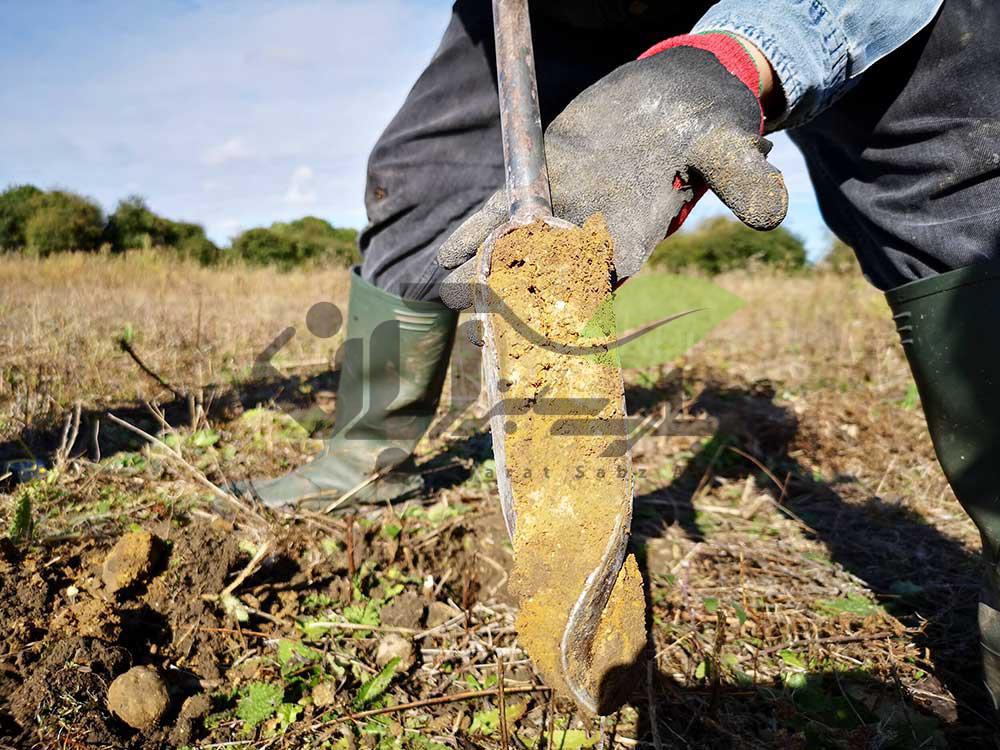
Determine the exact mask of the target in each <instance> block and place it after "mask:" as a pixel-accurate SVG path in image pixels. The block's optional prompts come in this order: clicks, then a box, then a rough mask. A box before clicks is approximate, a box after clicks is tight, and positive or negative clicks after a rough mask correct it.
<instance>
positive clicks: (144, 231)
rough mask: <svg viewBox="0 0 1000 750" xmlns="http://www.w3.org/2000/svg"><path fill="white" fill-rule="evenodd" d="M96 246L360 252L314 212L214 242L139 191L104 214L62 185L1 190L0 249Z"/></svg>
mask: <svg viewBox="0 0 1000 750" xmlns="http://www.w3.org/2000/svg"><path fill="white" fill-rule="evenodd" d="M102 248H104V249H106V250H108V251H110V252H115V253H120V252H125V251H127V250H139V249H151V248H158V249H163V250H165V251H169V252H173V253H175V254H176V255H178V256H179V257H183V258H190V259H193V260H197V261H198V262H200V263H203V264H205V265H212V264H216V263H224V262H226V261H228V260H237V259H238V260H242V261H244V262H247V263H251V264H272V265H277V266H279V267H284V268H291V267H294V266H297V265H301V264H302V263H304V262H306V261H309V260H313V259H317V260H318V259H324V260H329V261H332V262H335V263H337V264H340V265H345V266H349V265H352V264H354V263H356V262H358V260H359V258H360V256H359V255H358V250H357V231H356V230H354V229H339V228H337V227H334V226H332V225H331V224H330V223H329V222H327V221H324V220H323V219H319V218H316V217H315V216H306V217H304V218H302V219H297V220H296V221H290V222H276V223H274V224H272V225H271V226H269V227H258V228H255V229H248V230H246V231H244V232H241V233H240V234H238V235H236V236H235V237H234V238H233V239H232V241H231V243H230V244H229V245H228V246H226V247H219V246H218V245H216V244H215V243H214V242H212V241H211V240H210V239H209V238H208V237H207V236H206V234H205V229H204V227H202V226H201V225H200V224H194V223H191V222H184V221H174V220H172V219H168V218H166V217H163V216H160V215H159V214H156V213H155V212H154V211H152V210H151V209H150V208H149V205H148V204H147V203H146V200H145V199H144V198H143V197H142V196H138V195H132V196H129V197H127V198H124V199H123V200H121V201H119V202H118V205H117V206H116V207H115V210H114V212H112V213H111V214H109V215H107V216H105V215H104V212H103V211H102V210H101V207H100V206H99V205H98V204H97V203H96V202H95V201H93V200H91V199H90V198H87V197H85V196H82V195H79V194H77V193H73V192H70V191H68V190H41V189H39V188H37V187H35V186H34V185H15V186H12V187H9V188H7V189H6V190H5V191H3V192H2V193H0V250H4V251H8V252H21V253H26V254H28V255H32V256H36V257H45V256H48V255H52V254H53V253H61V252H71V251H72V252H95V251H98V250H100V249H102Z"/></svg>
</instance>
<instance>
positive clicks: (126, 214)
mask: <svg viewBox="0 0 1000 750" xmlns="http://www.w3.org/2000/svg"><path fill="white" fill-rule="evenodd" d="M171 224H172V222H171V221H169V220H167V219H164V218H163V217H161V216H157V215H156V214H154V213H153V212H152V211H150V210H149V206H147V205H146V199H145V198H143V197H142V196H141V195H130V196H129V197H128V198H125V199H124V200H120V201H118V206H117V207H116V208H115V212H114V213H113V214H111V216H109V217H108V226H107V228H106V229H105V231H104V236H105V239H106V240H107V241H108V242H110V243H111V247H112V248H114V250H115V251H116V252H122V251H123V250H138V249H140V248H145V249H148V248H151V247H164V246H167V245H172V244H174V243H173V240H174V239H175V238H173V237H171Z"/></svg>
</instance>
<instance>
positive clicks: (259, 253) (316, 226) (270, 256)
mask: <svg viewBox="0 0 1000 750" xmlns="http://www.w3.org/2000/svg"><path fill="white" fill-rule="evenodd" d="M356 238H357V232H356V231H354V230H353V229H336V228H334V227H333V226H331V225H330V223H329V222H327V221H324V220H323V219H318V218H316V217H315V216H306V217H305V218H302V219H297V220H296V221H291V222H287V223H285V222H277V223H274V224H272V225H271V226H270V227H269V228H267V229H265V228H257V229H249V230H247V231H245V232H243V233H242V234H240V235H239V236H237V237H236V238H235V239H234V240H233V246H232V250H233V254H234V255H235V256H237V257H239V258H242V259H243V260H245V261H247V262H249V263H256V264H265V263H272V264H275V265H278V266H280V267H282V268H286V269H287V268H292V267H294V266H297V265H300V264H302V263H305V262H306V261H310V260H318V259H322V260H323V261H330V262H333V263H336V264H338V265H344V266H349V265H352V264H354V263H357V262H358V261H359V260H360V255H359V254H358V250H357V244H356Z"/></svg>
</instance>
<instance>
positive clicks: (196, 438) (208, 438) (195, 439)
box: [191, 430, 222, 448]
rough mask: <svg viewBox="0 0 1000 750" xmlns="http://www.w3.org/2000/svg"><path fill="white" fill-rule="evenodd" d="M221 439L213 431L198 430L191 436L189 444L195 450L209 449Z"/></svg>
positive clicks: (220, 436)
mask: <svg viewBox="0 0 1000 750" xmlns="http://www.w3.org/2000/svg"><path fill="white" fill-rule="evenodd" d="M221 439H222V435H220V434H219V433H218V432H216V431H215V430H198V431H197V432H196V433H194V435H192V436H191V443H192V445H194V447H195V448H210V447H212V446H213V445H215V444H216V443H217V442H219V440H221Z"/></svg>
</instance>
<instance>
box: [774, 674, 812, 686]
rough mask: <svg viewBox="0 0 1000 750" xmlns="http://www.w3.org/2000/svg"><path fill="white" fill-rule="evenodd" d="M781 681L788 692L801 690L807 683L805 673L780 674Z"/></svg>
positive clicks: (807, 679)
mask: <svg viewBox="0 0 1000 750" xmlns="http://www.w3.org/2000/svg"><path fill="white" fill-rule="evenodd" d="M781 680H782V682H784V683H785V687H787V688H788V689H789V690H801V689H802V688H804V687H805V686H806V685H807V684H808V681H809V678H808V676H807V675H806V673H805V672H782V673H781Z"/></svg>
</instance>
